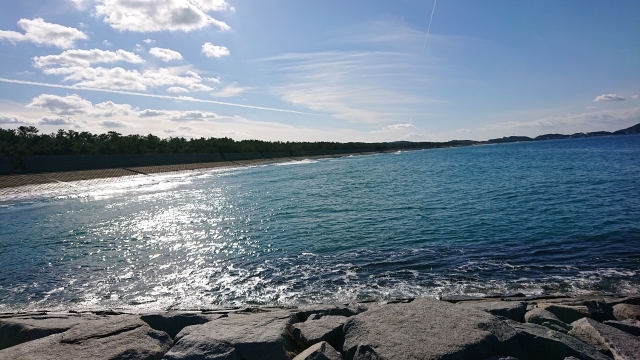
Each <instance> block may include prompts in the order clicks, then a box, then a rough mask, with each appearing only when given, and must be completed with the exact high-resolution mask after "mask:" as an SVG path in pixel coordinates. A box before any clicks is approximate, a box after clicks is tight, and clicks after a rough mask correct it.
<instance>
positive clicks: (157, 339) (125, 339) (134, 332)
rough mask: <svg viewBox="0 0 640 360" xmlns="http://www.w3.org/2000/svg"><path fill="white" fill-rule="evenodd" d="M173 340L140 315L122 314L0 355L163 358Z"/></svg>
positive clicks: (36, 359)
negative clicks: (147, 322) (143, 319)
mask: <svg viewBox="0 0 640 360" xmlns="http://www.w3.org/2000/svg"><path fill="white" fill-rule="evenodd" d="M172 343H173V342H172V340H171V338H170V337H169V335H167V334H166V333H165V332H161V331H157V330H154V329H152V328H151V327H149V326H148V325H147V324H146V323H144V322H143V321H142V320H140V319H139V318H138V317H136V316H131V315H120V316H113V317H107V318H104V319H102V320H93V321H87V322H83V323H81V324H78V325H76V326H74V327H72V328H71V329H69V330H67V331H66V332H63V333H59V334H54V335H49V336H47V337H44V338H40V339H37V340H33V341H29V342H25V343H22V344H19V345H16V346H13V347H10V348H7V349H4V350H0V359H15V360H20V359H25V360H26V359H29V360H41V359H42V360H44V359H160V358H162V355H163V354H164V353H165V352H166V351H167V350H169V348H170V347H171V344H172Z"/></svg>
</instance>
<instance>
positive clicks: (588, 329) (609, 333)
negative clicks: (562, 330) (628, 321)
mask: <svg viewBox="0 0 640 360" xmlns="http://www.w3.org/2000/svg"><path fill="white" fill-rule="evenodd" d="M571 325H572V326H573V329H572V330H571V331H570V332H569V335H571V336H573V337H575V338H576V339H579V340H581V341H584V342H585V343H587V344H589V345H591V346H593V347H595V348H596V349H597V350H598V351H600V352H602V353H604V354H607V355H612V356H613V358H614V359H615V360H634V359H635V360H637V359H640V338H638V337H636V336H633V335H630V334H627V333H625V332H624V331H622V330H618V329H616V328H614V327H612V326H609V325H605V324H601V323H599V322H597V321H595V320H592V319H588V318H583V319H580V320H578V321H576V322H574V323H572V324H571Z"/></svg>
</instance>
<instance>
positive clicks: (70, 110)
mask: <svg viewBox="0 0 640 360" xmlns="http://www.w3.org/2000/svg"><path fill="white" fill-rule="evenodd" d="M27 107H34V108H35V107H37V108H43V109H47V110H48V111H49V112H51V113H53V114H56V115H75V114H84V113H87V112H88V111H89V110H90V109H91V108H92V107H93V105H92V104H91V102H90V101H87V100H85V99H83V98H81V97H80V96H79V95H76V94H73V95H68V96H65V97H62V96H57V95H51V94H42V95H40V96H37V97H35V98H33V99H32V100H31V103H29V104H28V105H27Z"/></svg>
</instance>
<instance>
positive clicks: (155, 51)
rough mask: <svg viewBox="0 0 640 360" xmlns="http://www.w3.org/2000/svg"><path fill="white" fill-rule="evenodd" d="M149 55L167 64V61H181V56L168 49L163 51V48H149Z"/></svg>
mask: <svg viewBox="0 0 640 360" xmlns="http://www.w3.org/2000/svg"><path fill="white" fill-rule="evenodd" d="M149 54H151V55H152V56H155V57H157V58H158V59H160V60H162V61H164V62H169V61H174V60H182V54H180V53H179V52H177V51H173V50H170V49H163V48H159V47H154V48H151V50H149Z"/></svg>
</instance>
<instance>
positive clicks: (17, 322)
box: [0, 314, 97, 350]
mask: <svg viewBox="0 0 640 360" xmlns="http://www.w3.org/2000/svg"><path fill="white" fill-rule="evenodd" d="M95 319H97V317H96V316H95V315H92V314H84V315H80V314H24V315H15V316H7V317H3V318H0V350H2V349H5V348H8V347H11V346H14V345H18V344H21V343H23V342H26V341H31V340H35V339H40V338H43V337H46V336H49V335H52V334H58V333H61V332H65V331H67V330H69V329H70V328H72V327H73V326H75V325H78V324H80V323H82V322H85V321H89V320H95Z"/></svg>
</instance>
